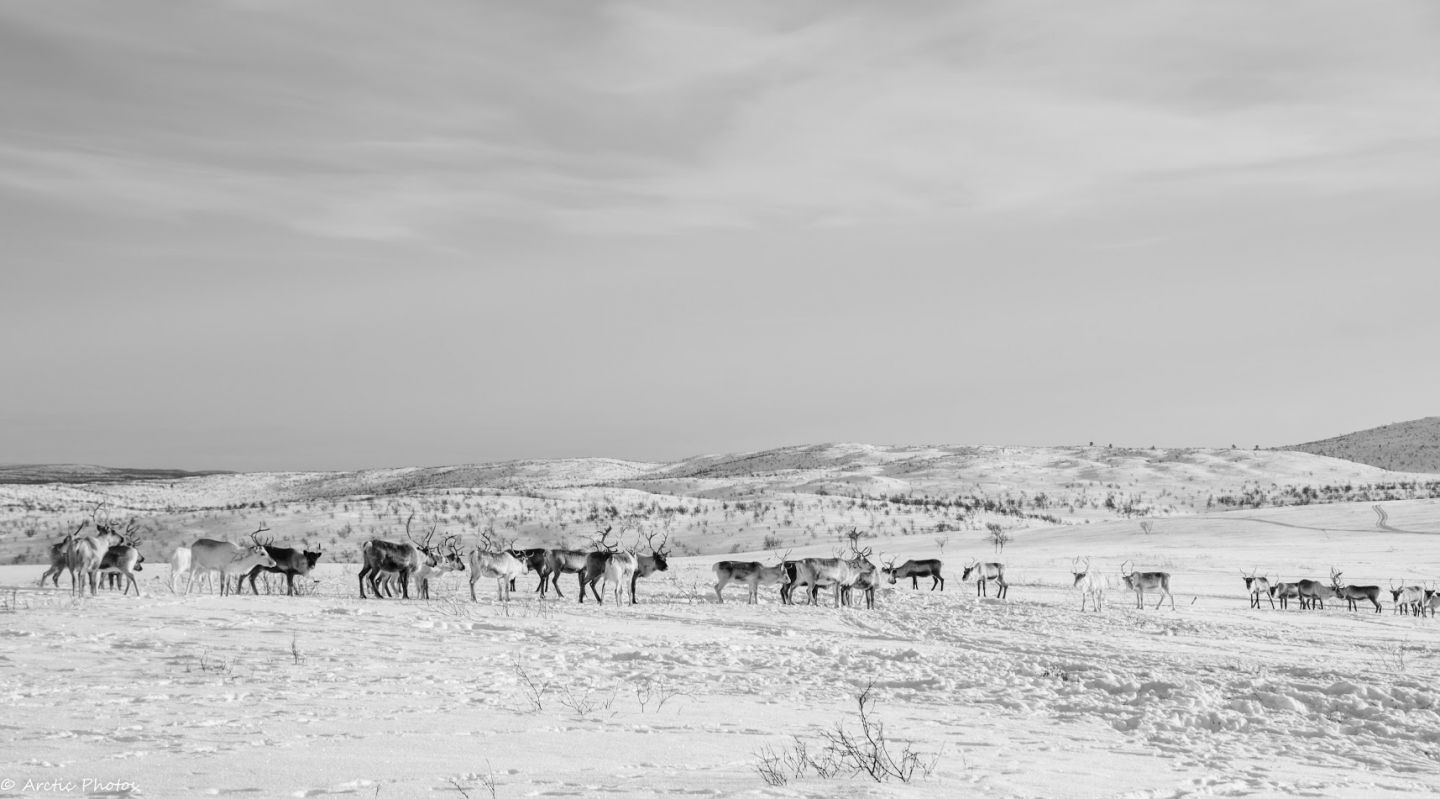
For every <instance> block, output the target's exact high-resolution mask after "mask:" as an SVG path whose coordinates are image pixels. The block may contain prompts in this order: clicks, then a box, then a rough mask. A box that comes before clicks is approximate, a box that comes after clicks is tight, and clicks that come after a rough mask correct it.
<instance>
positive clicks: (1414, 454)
mask: <svg viewBox="0 0 1440 799" xmlns="http://www.w3.org/2000/svg"><path fill="white" fill-rule="evenodd" d="M1282 449H1285V450H1289V451H1292V452H1308V453H1311V454H1313V455H1324V456H1325V457H1328V458H1342V459H1344V460H1347V461H1354V462H1355V463H1363V464H1366V465H1369V466H1375V467H1378V468H1381V469H1389V470H1391V471H1396V472H1426V473H1431V474H1436V473H1440V416H1427V417H1425V418H1424V419H1416V420H1414V421H1410V422H1396V423H1394V424H1387V425H1384V426H1382V427H1375V428H1371V429H1369V430H1361V431H1359V432H1356V433H1347V434H1346V435H1343V436H1336V437H1334V438H1327V439H1324V440H1323V441H1311V442H1309V443H1306V444H1296V445H1294V446H1291V447H1282Z"/></svg>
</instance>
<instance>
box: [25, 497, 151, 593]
mask: <svg viewBox="0 0 1440 799" xmlns="http://www.w3.org/2000/svg"><path fill="white" fill-rule="evenodd" d="M95 510H96V512H98V511H99V507H97V508H96V509H95ZM94 515H95V514H94V513H92V514H91V519H87V520H86V521H83V522H81V523H80V526H79V527H76V528H75V532H73V533H71V534H70V535H67V536H65V540H64V541H63V542H62V547H63V548H64V551H65V564H66V565H65V568H68V569H70V592H71V593H72V594H76V595H83V594H84V593H85V583H86V581H87V580H88V581H89V583H90V595H91V596H94V595H95V588H96V581H97V573H98V572H99V570H100V564H101V563H102V562H103V561H104V559H105V553H107V552H109V551H110V547H113V546H119V545H121V544H123V543H125V541H124V539H123V538H122V537H121V536H120V534H119V533H117V532H115V531H114V529H113V528H112V527H111V526H110V525H108V524H101V523H99V522H97V523H96V524H95V531H96V535H91V536H85V537H83V538H80V537H78V536H79V535H80V533H81V531H83V530H84V529H85V528H86V527H87V526H88V525H89V524H90V522H91V521H92V520H93V518H94ZM56 574H57V578H58V572H57V573H56ZM41 580H44V577H42V578H41ZM57 584H58V579H57ZM136 590H137V591H138V590H139V589H138V588H137V589H136Z"/></svg>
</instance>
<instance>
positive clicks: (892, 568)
mask: <svg viewBox="0 0 1440 799" xmlns="http://www.w3.org/2000/svg"><path fill="white" fill-rule="evenodd" d="M943 565H944V564H943V563H942V562H941V561H940V559H939V558H928V559H926V560H907V561H905V562H904V563H902V564H900V565H899V566H896V565H895V559H894V558H891V559H890V560H889V562H887V563H886V564H885V568H883V569H881V570H880V573H881V574H882V575H884V576H885V577H886V578H888V580H889V582H890V584H891V585H894V584H895V581H896V580H903V579H905V578H906V577H909V578H910V587H911V588H916V589H918V588H919V587H920V578H921V577H930V578H933V579H932V580H931V583H930V590H931V591H934V590H935V589H936V588H937V587H938V588H939V589H940V590H941V591H944V590H945V578H944V577H941V576H940V568H941V567H942V566H943Z"/></svg>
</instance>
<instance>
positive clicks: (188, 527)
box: [0, 444, 1440, 563]
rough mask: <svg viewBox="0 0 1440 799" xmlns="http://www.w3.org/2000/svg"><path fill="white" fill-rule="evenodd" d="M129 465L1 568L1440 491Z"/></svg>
mask: <svg viewBox="0 0 1440 799" xmlns="http://www.w3.org/2000/svg"><path fill="white" fill-rule="evenodd" d="M25 468H26V469H28V470H29V471H28V472H26V474H28V475H30V476H32V477H34V476H39V475H43V474H46V472H44V470H43V469H41V468H39V467H25ZM125 471H126V470H105V469H98V468H96V470H95V471H94V472H93V475H92V474H87V472H86V470H85V468H82V467H61V468H59V469H56V470H54V472H52V473H53V474H62V473H63V474H68V475H72V476H75V475H78V476H82V477H93V479H87V480H74V481H70V482H46V483H38V482H30V483H11V484H9V485H0V562H11V563H33V562H36V561H37V560H40V559H42V558H43V557H45V555H44V550H45V548H46V547H48V545H49V542H51V541H54V540H57V539H58V538H59V537H61V536H63V535H65V534H66V533H67V532H69V531H70V530H73V529H75V527H76V525H78V524H79V523H80V522H82V521H85V520H87V519H91V518H93V517H96V516H97V515H98V516H99V517H101V518H111V519H120V518H128V517H132V516H133V517H136V518H137V519H138V520H139V522H140V526H141V531H142V537H143V539H144V540H145V541H146V552H147V557H151V558H162V559H163V557H167V556H168V553H169V552H170V551H171V550H172V549H173V548H174V546H175V545H176V544H177V543H182V542H186V541H191V540H194V539H195V538H197V537H209V538H230V539H232V540H239V539H241V538H243V537H245V536H246V535H247V534H248V533H250V532H251V531H254V530H256V529H257V528H259V527H262V526H263V527H264V528H266V529H268V530H270V531H273V532H271V535H273V536H275V537H276V538H277V539H278V540H280V541H289V542H300V541H305V542H309V543H311V544H321V545H324V546H325V548H326V551H327V552H330V553H332V554H331V555H329V556H327V557H328V558H329V559H331V560H345V559H350V560H353V559H354V558H356V557H358V548H359V545H360V544H361V543H362V542H363V541H365V540H367V539H369V538H372V537H383V538H390V539H398V538H400V537H402V536H403V535H404V533H405V524H406V522H412V521H413V525H414V526H413V532H415V533H416V534H418V535H421V536H423V535H425V534H426V533H428V532H429V531H431V530H436V531H437V532H438V533H439V534H440V535H441V536H442V537H443V536H444V535H449V534H454V535H460V536H463V538H464V540H465V541H466V543H467V545H468V544H470V543H472V542H473V540H474V539H475V537H476V536H477V535H478V534H479V533H480V532H482V531H483V532H487V533H489V534H490V535H492V536H493V537H498V538H503V539H506V540H507V541H516V542H519V543H520V544H522V545H525V546H587V545H588V541H589V537H590V536H591V535H592V534H593V533H594V532H595V531H596V530H597V529H602V528H605V527H613V528H614V529H615V530H616V531H618V533H619V534H623V535H624V536H625V537H626V540H627V542H630V543H632V544H633V542H634V541H637V540H640V539H641V538H642V537H643V536H649V535H654V536H662V537H668V540H669V542H670V544H671V547H672V548H673V550H674V551H675V552H677V553H678V554H711V553H720V552H736V551H747V550H756V549H775V550H777V551H784V550H785V549H787V548H792V547H804V546H811V545H825V546H833V545H834V544H835V543H837V542H838V543H843V542H844V541H845V540H846V538H845V536H846V533H848V532H849V531H852V530H855V529H858V530H861V531H864V532H865V534H866V535H871V536H878V535H891V536H894V535H905V536H926V537H930V536H934V535H943V536H949V535H951V534H955V535H959V536H962V537H969V538H971V539H972V540H982V539H984V538H985V537H986V536H988V535H990V534H991V531H992V530H1014V529H1020V528H1033V527H1072V526H1075V525H1089V524H1092V523H1097V522H1105V521H1114V520H1122V521H1128V520H1135V521H1130V523H1131V524H1137V525H1138V524H1139V523H1140V521H1139V520H1151V519H1164V518H1173V517H1179V516H1191V515H1198V514H1209V513H1218V512H1223V511H1228V510H1242V509H1244V510H1252V509H1257V508H1270V507H1277V506H1292V505H1311V504H1328V503H1343V502H1365V503H1375V502H1384V501H1394V500H1416V499H1429V498H1432V497H1437V496H1440V479H1437V478H1436V477H1435V476H1434V475H1417V474H1406V473H1400V472H1393V471H1387V470H1384V469H1380V468H1377V467H1374V466H1368V465H1363V464H1359V463H1355V462H1352V461H1348V460H1340V459H1336V458H1330V457H1323V456H1319V455H1313V454H1309V453H1305V452H1297V451H1276V450H1238V449H1198V448H1181V449H1124V448H1112V447H1086V446H1065V447H991V446H877V445H870V444H821V445H813V446H800V447H784V448H779V449H772V450H765V451H761V452H750V453H740V454H732V455H708V456H703V457H696V458H689V459H686V460H683V461H678V462H675V463H645V462H633V461H620V460H613V459H603V458H586V459H563V460H529V461H511V462H506V463H492V464H473V465H458V466H434V467H403V468H392V469H370V470H363V471H355V472H270V473H242V474H207V475H202V476H191V477H173V478H171V479H153V478H150V479H147V478H144V477H136V478H134V479H129V480H125V479H120V477H121V475H122V474H123V473H124V472H125ZM141 474H146V473H145V472H141ZM1137 517H1138V520H1137Z"/></svg>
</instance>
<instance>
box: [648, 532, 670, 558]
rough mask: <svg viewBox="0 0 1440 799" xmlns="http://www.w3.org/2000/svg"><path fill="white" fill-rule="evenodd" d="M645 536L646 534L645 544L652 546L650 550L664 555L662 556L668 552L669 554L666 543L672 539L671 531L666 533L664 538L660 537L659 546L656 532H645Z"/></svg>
mask: <svg viewBox="0 0 1440 799" xmlns="http://www.w3.org/2000/svg"><path fill="white" fill-rule="evenodd" d="M644 536H645V546H648V547H650V551H651V552H654V553H655V554H657V555H660V556H662V557H663V556H665V555H667V554H669V553H668V552H666V551H665V544H666V542H668V541H669V540H670V534H669V533H666V534H665V537H664V538H662V539H660V544H659V545H658V546H657V545H656V544H655V534H654V533H644Z"/></svg>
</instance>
